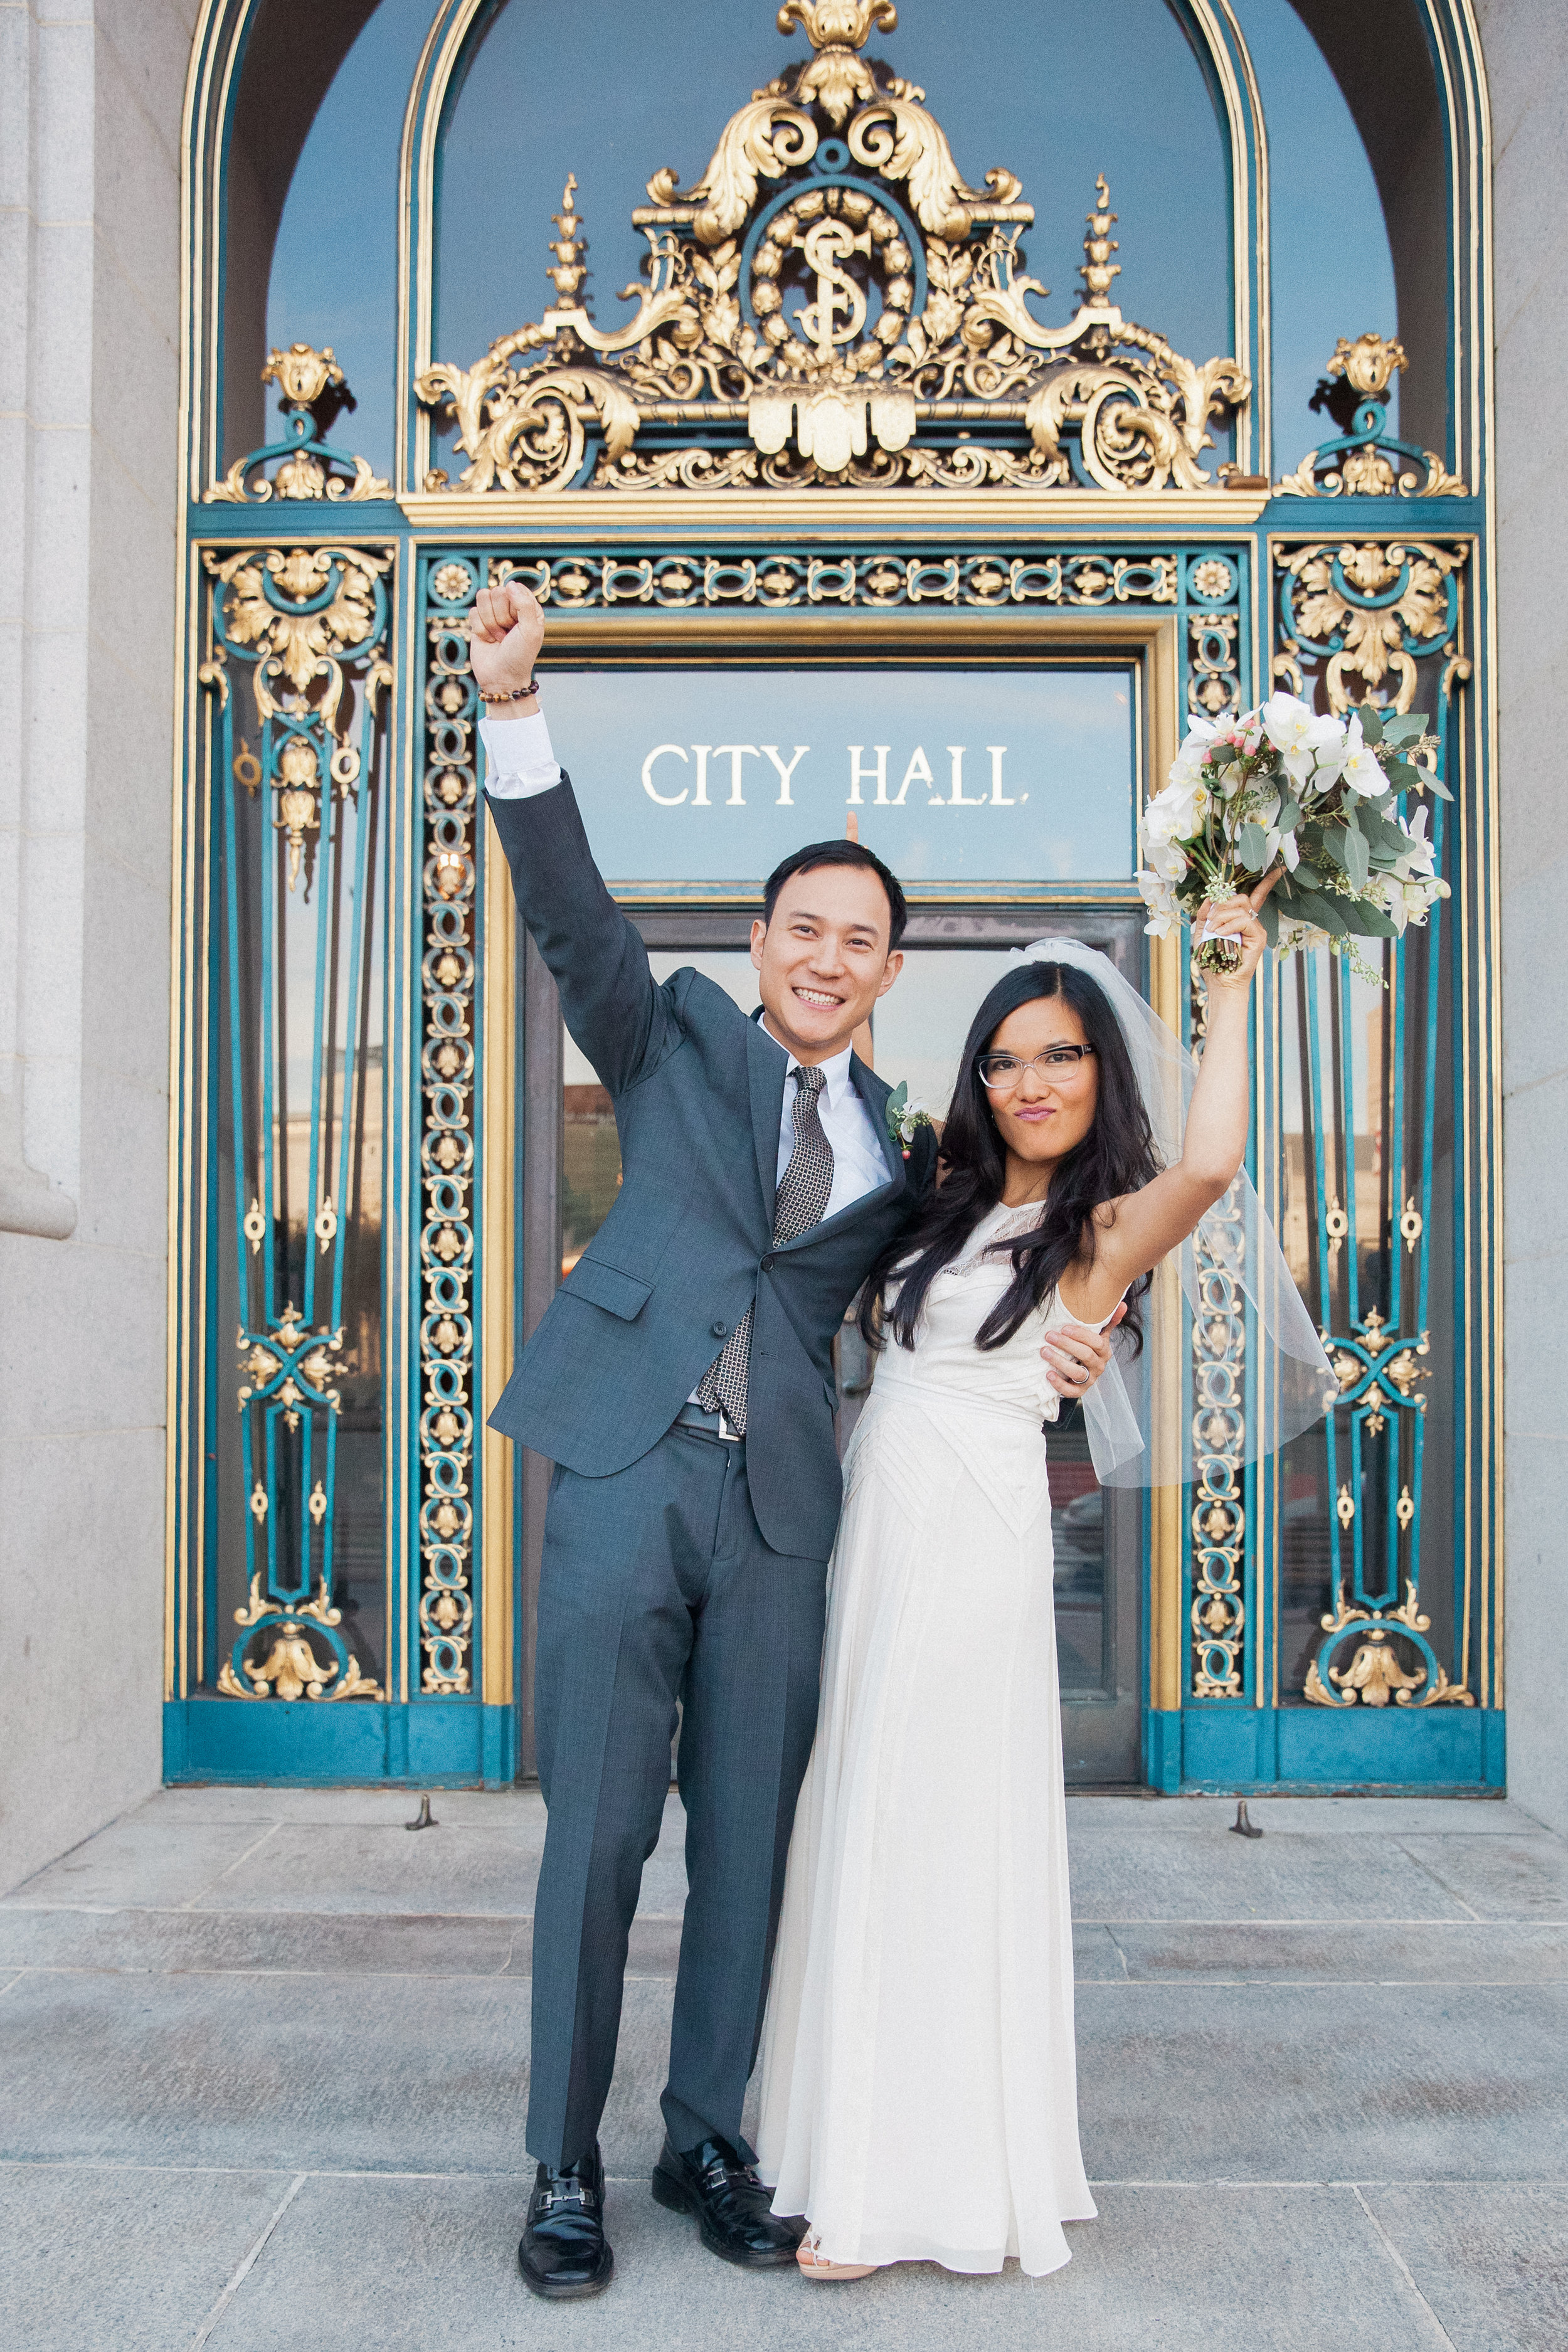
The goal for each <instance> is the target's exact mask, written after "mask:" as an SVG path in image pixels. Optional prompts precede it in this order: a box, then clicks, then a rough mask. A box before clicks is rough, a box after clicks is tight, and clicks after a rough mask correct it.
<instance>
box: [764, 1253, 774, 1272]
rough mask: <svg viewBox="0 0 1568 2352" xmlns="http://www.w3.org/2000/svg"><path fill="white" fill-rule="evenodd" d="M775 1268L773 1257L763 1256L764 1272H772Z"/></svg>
mask: <svg viewBox="0 0 1568 2352" xmlns="http://www.w3.org/2000/svg"><path fill="white" fill-rule="evenodd" d="M772 1272H773V1259H772V1258H771V1257H765V1258H763V1273H764V1274H772Z"/></svg>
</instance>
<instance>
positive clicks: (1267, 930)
mask: <svg viewBox="0 0 1568 2352" xmlns="http://www.w3.org/2000/svg"><path fill="white" fill-rule="evenodd" d="M1274 896H1275V894H1274V893H1271V894H1270V895H1269V897H1268V898H1265V900H1264V901H1263V904H1262V906H1261V907H1259V908H1258V921H1259V922H1260V923H1261V924H1262V926H1263V936H1264V938H1265V939H1266V940H1268V944H1269V946H1270V947H1271V948H1277V947H1278V946H1279V908H1278V907H1277V906H1276V905H1275V903H1274Z"/></svg>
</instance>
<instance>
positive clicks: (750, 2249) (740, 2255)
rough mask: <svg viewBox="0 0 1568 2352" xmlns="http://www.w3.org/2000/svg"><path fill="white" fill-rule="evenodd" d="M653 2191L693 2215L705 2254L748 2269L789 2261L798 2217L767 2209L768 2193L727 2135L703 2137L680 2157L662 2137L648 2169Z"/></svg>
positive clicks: (798, 2232)
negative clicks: (788, 2218)
mask: <svg viewBox="0 0 1568 2352" xmlns="http://www.w3.org/2000/svg"><path fill="white" fill-rule="evenodd" d="M653 2193H654V2197H655V2199H656V2200H657V2201H658V2203H659V2204H660V2205H666V2206H668V2209H669V2210H670V2211H671V2212H672V2213H694V2214H695V2215H696V2217H697V2226H698V2229H699V2230H700V2231H701V2234H702V2242H703V2244H704V2245H705V2246H706V2247H707V2249H708V2251H709V2252H710V2254H718V2255H719V2256H720V2257H721V2260H722V2261H724V2262H727V2263H742V2264H744V2266H745V2267H746V2268H747V2269H748V2270H754V2271H763V2270H782V2269H783V2267H784V2264H785V2263H793V2262H794V2260H795V2248H796V2246H797V2245H798V2244H799V2243H800V2240H801V2233H802V2231H804V2229H805V2223H804V2221H784V2220H781V2218H780V2217H779V2215H778V2214H776V2213H773V2212H770V2211H769V2210H768V2209H769V2207H770V2206H771V2205H772V2203H773V2191H772V2189H764V2188H763V2184H762V2182H761V2181H760V2180H759V2179H757V2176H756V2173H755V2171H754V2170H753V2169H752V2166H751V2165H749V2164H747V2163H746V2162H745V2161H744V2159H743V2158H742V2156H741V2155H740V2153H739V2151H738V2150H737V2149H735V2148H732V2147H731V2145H730V2143H729V2141H728V2140H727V2139H705V2140H704V2141H703V2142H702V2144H701V2146H700V2147H692V2148H688V2149H687V2151H686V2153H685V2154H684V2156H682V2155H680V2154H679V2153H678V2152H677V2151H676V2149H674V2148H673V2147H671V2146H670V2144H669V2142H668V2139H667V2140H666V2141H665V2143H664V2146H663V2147H662V2148H661V2149H660V2151H659V2158H658V2163H657V2164H656V2165H655V2166H654V2168H653Z"/></svg>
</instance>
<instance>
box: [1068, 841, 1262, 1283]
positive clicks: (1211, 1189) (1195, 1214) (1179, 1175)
mask: <svg viewBox="0 0 1568 2352" xmlns="http://www.w3.org/2000/svg"><path fill="white" fill-rule="evenodd" d="M1273 884H1274V877H1272V876H1270V877H1269V878H1268V880H1267V881H1264V882H1260V883H1259V884H1258V887H1257V889H1256V890H1255V891H1254V892H1253V893H1252V895H1251V897H1250V898H1226V899H1223V900H1221V901H1219V902H1218V903H1217V904H1216V905H1214V906H1212V907H1208V908H1205V910H1204V920H1201V921H1198V922H1194V926H1193V936H1194V940H1196V939H1200V938H1201V937H1202V936H1203V931H1204V929H1205V927H1206V929H1208V930H1209V931H1210V932H1211V933H1214V932H1225V933H1227V934H1233V935H1239V939H1240V946H1241V961H1240V962H1239V964H1238V965H1237V969H1236V971H1234V972H1230V973H1220V972H1213V971H1211V972H1209V973H1208V974H1207V975H1206V977H1207V982H1208V1026H1207V1030H1206V1032H1205V1038H1204V1055H1203V1062H1202V1065H1201V1066H1200V1068H1199V1072H1198V1076H1197V1082H1196V1084H1195V1086H1194V1088H1193V1098H1192V1102H1191V1105H1190V1107H1189V1108H1188V1111H1187V1123H1186V1127H1185V1129H1184V1133H1183V1136H1182V1156H1181V1158H1180V1159H1179V1160H1177V1161H1176V1162H1175V1164H1174V1165H1173V1167H1170V1168H1166V1169H1163V1170H1162V1171H1161V1173H1160V1174H1159V1175H1158V1176H1156V1177H1155V1178H1154V1180H1153V1181H1152V1183H1150V1184H1146V1185H1145V1186H1144V1187H1143V1189H1142V1191H1141V1192H1126V1193H1123V1194H1122V1196H1121V1199H1120V1200H1117V1201H1108V1202H1105V1203H1104V1204H1103V1206H1102V1207H1100V1209H1099V1210H1097V1211H1096V1213H1095V1227H1096V1231H1095V1249H1094V1263H1093V1265H1079V1266H1076V1267H1073V1268H1072V1269H1071V1270H1070V1271H1069V1272H1068V1274H1066V1275H1065V1276H1063V1277H1062V1282H1061V1295H1062V1304H1063V1306H1064V1307H1067V1308H1068V1312H1069V1313H1071V1314H1073V1315H1076V1316H1079V1317H1081V1318H1083V1320H1084V1321H1086V1322H1098V1321H1099V1320H1100V1318H1101V1317H1103V1316H1106V1315H1109V1314H1110V1313H1111V1311H1112V1310H1113V1308H1114V1307H1115V1306H1116V1304H1117V1301H1118V1300H1119V1299H1120V1298H1121V1297H1122V1295H1123V1293H1124V1292H1125V1290H1126V1289H1127V1286H1128V1285H1129V1284H1130V1283H1132V1282H1135V1281H1136V1280H1137V1279H1138V1277H1139V1276H1140V1275H1143V1274H1148V1273H1150V1272H1152V1269H1153V1268H1154V1267H1155V1266H1156V1265H1159V1263H1160V1260H1161V1259H1162V1258H1163V1257H1164V1256H1165V1255H1167V1254H1168V1253H1169V1252H1170V1251H1171V1250H1173V1249H1175V1248H1177V1247H1178V1246H1179V1244H1181V1243H1183V1242H1184V1241H1185V1239H1186V1237H1187V1235H1188V1234H1190V1233H1193V1232H1194V1231H1195V1230H1196V1228H1197V1226H1198V1225H1199V1224H1200V1223H1202V1221H1203V1219H1204V1217H1205V1215H1206V1214H1207V1213H1208V1211H1209V1210H1210V1209H1212V1208H1213V1206H1214V1204H1215V1202H1216V1201H1219V1200H1222V1199H1223V1198H1224V1196H1225V1193H1226V1191H1227V1189H1228V1188H1229V1186H1230V1184H1231V1183H1232V1181H1234V1179H1235V1177H1236V1174H1237V1171H1238V1169H1239V1168H1240V1166H1241V1164H1242V1161H1243V1160H1244V1158H1245V1157H1246V1153H1247V1122H1248V1119H1249V1118H1250V1117H1251V1099H1252V1088H1251V1076H1250V1070H1249V1066H1248V1055H1247V1028H1248V1023H1249V1021H1250V1019H1251V1010H1252V975H1253V973H1254V972H1255V971H1257V969H1258V961H1259V959H1260V957H1261V956H1262V954H1263V950H1264V949H1265V947H1266V946H1267V945H1268V941H1267V940H1266V939H1265V937H1264V931H1263V926H1262V924H1261V923H1260V922H1259V921H1258V908H1259V907H1260V906H1261V905H1262V903H1263V901H1264V899H1265V898H1267V897H1268V893H1269V891H1270V889H1271V888H1272V887H1273Z"/></svg>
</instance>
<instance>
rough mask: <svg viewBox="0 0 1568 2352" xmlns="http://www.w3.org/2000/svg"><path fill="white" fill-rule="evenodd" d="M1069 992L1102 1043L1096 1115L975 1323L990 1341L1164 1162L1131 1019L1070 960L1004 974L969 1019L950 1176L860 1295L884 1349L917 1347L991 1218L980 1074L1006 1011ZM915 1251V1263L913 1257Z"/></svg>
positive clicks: (993, 1166) (998, 1174)
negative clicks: (895, 1286)
mask: <svg viewBox="0 0 1568 2352" xmlns="http://www.w3.org/2000/svg"><path fill="white" fill-rule="evenodd" d="M1052 996H1059V997H1061V998H1063V999H1064V1000H1065V1002H1066V1003H1068V1004H1070V1005H1071V1007H1072V1009H1073V1011H1074V1012H1075V1013H1077V1014H1078V1016H1079V1020H1080V1021H1081V1022H1082V1024H1083V1033H1084V1036H1085V1038H1086V1039H1087V1041H1088V1043H1089V1045H1092V1046H1093V1048H1094V1058H1095V1063H1096V1066H1097V1068H1098V1070H1099V1073H1100V1095H1099V1099H1098V1101H1097V1103H1096V1106H1095V1113H1094V1123H1093V1125H1092V1126H1091V1127H1090V1129H1089V1133H1088V1134H1087V1135H1086V1136H1085V1137H1084V1139H1083V1140H1082V1142H1081V1143H1079V1145H1077V1146H1076V1147H1075V1149H1074V1150H1071V1151H1069V1152H1068V1154H1067V1155H1066V1157H1065V1158H1064V1159H1063V1160H1061V1161H1060V1162H1059V1163H1058V1167H1057V1170H1056V1173H1055V1174H1054V1175H1053V1177H1052V1179H1051V1187H1050V1192H1049V1193H1048V1194H1047V1198H1046V1202H1045V1204H1044V1207H1043V1210H1042V1213H1041V1216H1040V1221H1039V1223H1038V1224H1036V1225H1031V1226H1029V1227H1028V1229H1027V1230H1026V1232H1024V1233H1022V1234H1019V1236H1018V1238H1017V1239H1016V1241H1015V1242H1014V1243H1013V1244H1011V1256H1012V1260H1013V1279H1012V1281H1011V1282H1010V1283H1009V1284H1008V1286H1007V1288H1006V1290H1005V1292H1004V1293H1003V1295H1002V1297H1000V1298H999V1299H998V1300H997V1302H996V1304H995V1306H994V1307H993V1308H992V1310H991V1312H990V1314H989V1315H988V1316H987V1317H986V1318H985V1320H984V1323H983V1324H982V1325H981V1327H980V1328H979V1330H978V1331H977V1332H976V1334H975V1344H976V1346H977V1347H981V1348H999V1347H1001V1346H1002V1344H1003V1342H1004V1341H1005V1340H1007V1339H1011V1338H1012V1336H1013V1334H1014V1332H1015V1331H1016V1330H1017V1328H1018V1327H1019V1325H1020V1324H1021V1323H1022V1322H1023V1321H1024V1319H1025V1318H1026V1316H1028V1315H1031V1314H1032V1313H1033V1312H1034V1310H1035V1308H1036V1307H1038V1306H1039V1305H1040V1304H1041V1303H1042V1301H1043V1300H1045V1299H1046V1298H1047V1297H1049V1295H1050V1293H1051V1292H1052V1291H1053V1290H1054V1289H1055V1288H1056V1286H1057V1285H1058V1282H1059V1281H1060V1280H1061V1277H1062V1276H1063V1275H1064V1274H1065V1273H1066V1272H1067V1269H1068V1266H1069V1265H1084V1266H1088V1265H1093V1263H1094V1255H1095V1236H1096V1227H1095V1222H1094V1212H1095V1210H1096V1209H1097V1208H1098V1207H1099V1206H1100V1203H1101V1202H1105V1201H1114V1200H1118V1199H1120V1197H1121V1194H1122V1193H1123V1192H1138V1191H1139V1190H1141V1188H1142V1186H1143V1185H1145V1184H1147V1183H1148V1182H1149V1181H1151V1179H1152V1177H1154V1176H1156V1175H1158V1173H1159V1171H1160V1160H1159V1158H1158V1156H1157V1154H1156V1152H1155V1150H1154V1139H1153V1137H1152V1134H1151V1133H1150V1129H1149V1119H1148V1114H1147V1113H1146V1112H1145V1110H1144V1108H1143V1097H1142V1094H1141V1093H1140V1091H1139V1087H1138V1081H1137V1078H1136V1077H1135V1076H1134V1075H1133V1071H1132V1063H1131V1057H1130V1056H1129V1055H1128V1051H1127V1044H1126V1040H1125V1039H1124V1037H1123V1036H1122V1034H1121V1023H1120V1022H1119V1021H1118V1020H1117V1018H1116V1015H1115V1013H1113V1012H1112V1011H1111V1009H1110V1003H1109V1001H1108V999H1107V998H1106V995H1105V993H1104V992H1103V990H1102V989H1100V987H1098V986H1097V985H1096V983H1095V982H1093V981H1092V980H1090V978H1089V974H1088V973H1087V972H1084V971H1079V968H1078V966H1077V965H1076V964H1070V963H1026V964H1024V965H1022V966H1021V967H1020V969H1019V970H1018V971H1010V972H1009V973H1008V974H1007V975H1006V977H1005V979H1004V980H999V981H998V982H997V983H996V985H995V987H994V989H993V990H992V991H991V993H990V995H989V996H988V997H987V998H986V999H985V1002H984V1004H982V1006H981V1008H980V1010H979V1012H978V1013H976V1014H975V1016H974V1019H973V1023H972V1024H971V1025H970V1031H969V1034H968V1036H967V1037H966V1038H965V1039H964V1043H963V1061H962V1062H961V1063H960V1065H959V1070H958V1080H957V1083H956V1085H955V1086H954V1087H953V1090H952V1106H951V1108H950V1109H949V1111H948V1114H947V1123H946V1125H945V1127H944V1128H943V1129H942V1160H943V1162H944V1164H945V1167H946V1171H947V1172H946V1175H945V1177H944V1179H943V1181H942V1184H941V1186H940V1187H939V1188H938V1189H937V1191H935V1192H933V1193H932V1195H931V1200H930V1201H929V1202H927V1204H926V1206H925V1208H924V1209H923V1210H922V1211H921V1214H920V1216H919V1217H918V1218H917V1219H916V1221H915V1223H914V1224H913V1225H912V1226H910V1227H908V1228H906V1230H905V1231H904V1232H903V1233H901V1234H899V1235H898V1237H897V1238H896V1239H895V1240H893V1241H891V1242H889V1244H888V1246H887V1248H886V1249H885V1250H884V1251H883V1252H882V1255H881V1256H880V1257H879V1259H878V1260H877V1263H876V1265H874V1266H873V1267H872V1269H871V1272H870V1275H869V1276H868V1279H867V1283H866V1287H865V1290H864V1292H863V1293H862V1295H861V1300H860V1329H861V1332H862V1334H863V1336H864V1337H865V1339H867V1340H868V1342H869V1343H870V1345H871V1346H872V1347H874V1348H877V1347H880V1346H882V1345H883V1343H884V1341H885V1339H886V1337H887V1334H888V1332H889V1330H890V1331H891V1332H892V1335H893V1337H894V1338H895V1339H897V1340H898V1341H899V1342H900V1345H901V1346H903V1347H906V1348H912V1347H913V1346H914V1343H915V1329H916V1326H917V1325H918V1324H919V1322H920V1318H921V1309H922V1308H923V1307H924V1305H925V1301H926V1294H927V1292H928V1291H929V1290H930V1288H931V1284H932V1283H933V1282H934V1281H935V1279H936V1277H937V1276H938V1274H940V1272H941V1271H942V1267H943V1266H944V1265H951V1264H952V1260H953V1259H954V1258H955V1257H956V1256H957V1255H959V1252H960V1251H961V1250H962V1249H963V1244H964V1243H965V1242H966V1241H967V1240H968V1238H969V1236H970V1234H972V1233H973V1230H974V1228H975V1226H976V1225H977V1224H978V1223H980V1221H981V1219H982V1218H983V1217H984V1216H987V1215H989V1213H990V1212H991V1211H992V1210H993V1209H994V1207H995V1206H996V1203H997V1202H998V1201H1000V1199H1001V1197H1002V1185H1003V1181H1004V1179H1005V1175H1006V1170H1007V1158H1006V1151H1005V1147H1004V1145H1003V1142H1002V1139H1001V1136H1000V1135H999V1134H998V1133H997V1131H996V1122H995V1120H994V1118H992V1116H991V1104H990V1100H989V1098H988V1097H987V1095H986V1091H985V1088H984V1085H983V1084H982V1082H981V1077H980V1068H979V1064H980V1057H981V1055H983V1054H984V1053H985V1052H986V1051H987V1050H988V1049H989V1047H990V1045H991V1041H992V1039H993V1038H994V1035H995V1034H996V1032H997V1030H998V1029H999V1028H1000V1027H1001V1025H1002V1024H1003V1022H1004V1021H1005V1020H1006V1018H1007V1015H1008V1014H1009V1013H1016V1011H1017V1009H1018V1007H1019V1006H1020V1005H1021V1004H1028V1003H1032V1002H1033V1000H1034V999H1035V998H1036V997H1052ZM911 1256H912V1258H913V1261H914V1262H913V1264H912V1265H911V1264H910V1258H911ZM899 1266H902V1267H903V1268H904V1269H905V1271H904V1273H903V1275H902V1277H901V1280H900V1288H899V1295H898V1297H897V1298H896V1299H895V1300H894V1302H893V1305H892V1307H891V1308H890V1310H889V1309H887V1308H885V1307H884V1305H883V1299H884V1295H885V1293H886V1290H887V1287H888V1284H889V1279H890V1278H891V1276H892V1274H893V1272H894V1269H895V1268H896V1267H899ZM1149 1283H1150V1276H1148V1275H1143V1276H1140V1278H1139V1279H1138V1281H1136V1282H1135V1283H1134V1284H1133V1285H1132V1287H1131V1290H1129V1292H1128V1294H1127V1320H1126V1323H1125V1324H1124V1325H1123V1327H1122V1328H1124V1329H1125V1330H1126V1331H1127V1332H1128V1333H1129V1334H1130V1336H1131V1340H1132V1344H1133V1346H1134V1347H1135V1348H1141V1347H1142V1343H1143V1328H1142V1316H1141V1313H1140V1307H1141V1303H1142V1297H1143V1295H1144V1293H1145V1292H1146V1291H1147V1289H1148V1287H1149Z"/></svg>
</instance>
